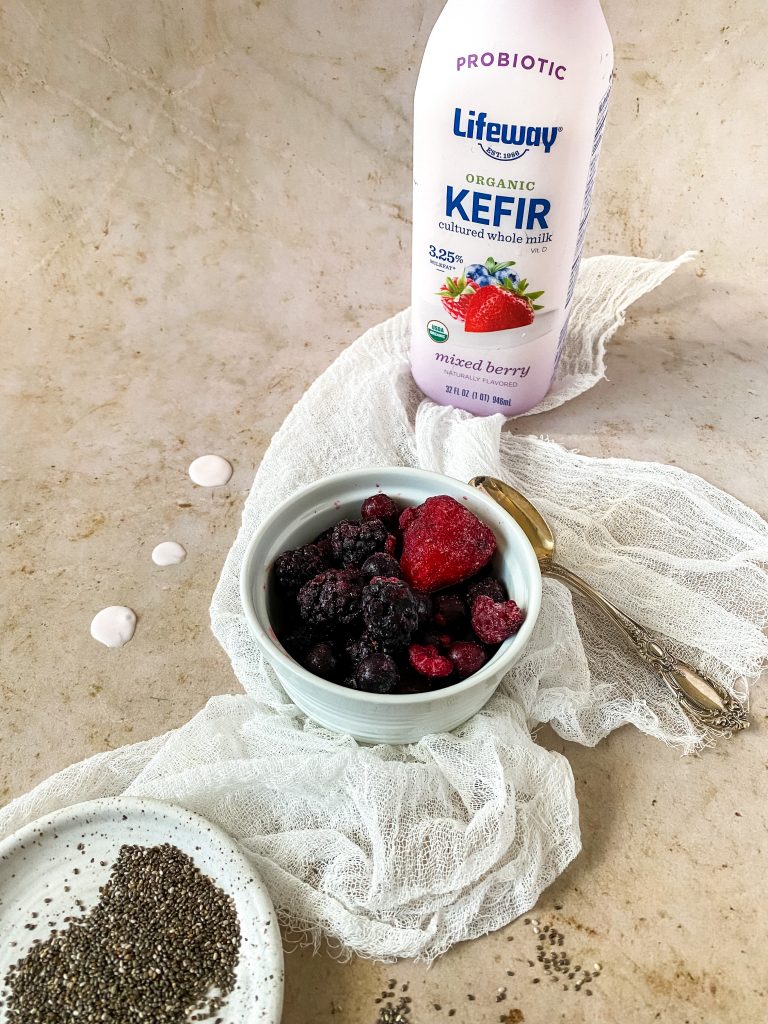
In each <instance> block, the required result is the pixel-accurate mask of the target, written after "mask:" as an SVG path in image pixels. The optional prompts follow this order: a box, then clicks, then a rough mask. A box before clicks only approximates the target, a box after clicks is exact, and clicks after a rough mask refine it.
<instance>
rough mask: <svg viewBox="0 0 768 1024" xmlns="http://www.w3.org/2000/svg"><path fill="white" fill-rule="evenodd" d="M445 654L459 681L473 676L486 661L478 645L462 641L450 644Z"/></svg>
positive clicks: (483, 652)
mask: <svg viewBox="0 0 768 1024" xmlns="http://www.w3.org/2000/svg"><path fill="white" fill-rule="evenodd" d="M447 654H448V657H449V658H450V659H451V661H452V662H453V667H454V669H455V670H456V675H457V676H458V677H459V679H466V678H467V676H471V675H473V674H474V673H475V672H477V670H478V669H479V668H482V667H483V665H484V664H485V663H486V661H487V660H488V656H487V655H486V653H485V651H484V650H483V648H482V647H481V646H480V644H474V643H471V642H470V641H464V640H459V641H457V642H456V643H455V644H451V646H450V647H449V648H448V651H447Z"/></svg>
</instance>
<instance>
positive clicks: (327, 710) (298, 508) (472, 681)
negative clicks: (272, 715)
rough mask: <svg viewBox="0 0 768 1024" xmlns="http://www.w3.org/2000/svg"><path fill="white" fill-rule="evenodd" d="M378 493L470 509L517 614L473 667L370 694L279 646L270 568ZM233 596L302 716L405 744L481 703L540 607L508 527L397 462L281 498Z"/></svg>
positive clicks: (531, 571)
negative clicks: (409, 688) (443, 679)
mask: <svg viewBox="0 0 768 1024" xmlns="http://www.w3.org/2000/svg"><path fill="white" fill-rule="evenodd" d="M377 491H383V492H384V493H385V494H389V495H390V496H391V497H392V498H394V499H395V501H397V502H398V504H401V505H403V506H406V505H419V504H421V502H423V501H424V500H425V499H426V498H429V497H431V496H432V495H435V494H449V495H451V496H452V497H453V498H456V500H457V501H460V502H462V503H464V504H465V505H466V507H467V508H469V509H471V510H472V512H474V513H475V515H476V516H477V517H478V518H479V519H481V520H482V521H483V522H484V523H486V524H487V525H488V526H490V528H491V529H492V530H493V532H494V533H495V535H496V541H497V551H496V554H495V555H494V560H493V569H494V572H495V574H496V575H497V576H499V578H500V579H502V580H503V581H504V583H505V585H506V587H507V590H508V591H509V594H510V596H511V597H512V598H514V600H515V601H516V602H517V603H518V605H519V606H520V607H521V608H522V609H524V610H525V613H526V617H525V622H524V623H523V625H522V626H521V628H520V630H519V632H518V633H517V634H516V635H515V636H513V637H510V638H509V640H507V641H505V643H503V644H502V645H501V647H500V648H499V650H498V651H497V652H496V654H495V655H494V657H493V658H491V659H490V660H489V661H488V662H487V663H486V664H485V665H483V667H482V668H481V669H480V671H479V672H476V673H475V674H474V675H472V676H470V677H469V678H467V679H464V680H462V681H461V682H459V683H455V684H454V685H452V686H446V687H445V688H444V689H441V690H434V691H430V692H427V693H409V694H377V693H364V692H362V691H360V690H353V689H350V688H348V687H346V686H340V685H339V684H337V683H331V682H328V681H327V680H325V679H321V678H320V677H319V676H315V675H312V673H311V672H308V671H307V670H306V669H305V668H302V666H301V665H300V664H299V663H298V662H296V661H294V659H293V658H292V657H291V656H290V655H289V654H288V653H287V652H286V651H285V649H284V648H283V647H282V645H281V644H280V642H279V640H278V639H277V636H276V635H275V631H274V629H273V628H272V626H271V624H270V609H271V607H272V603H273V601H274V595H273V590H272V585H271V579H270V576H271V568H272V564H273V563H274V561H275V559H276V558H277V556H278V555H280V554H281V553H282V552H283V551H287V550H289V549H291V548H296V547H299V546H300V545H302V544H307V543H308V542H309V541H311V540H313V539H314V538H315V537H317V535H318V534H320V533H322V532H323V531H324V530H326V529H328V527H329V526H332V525H333V524H334V523H337V522H338V521H339V520H340V519H356V518H359V516H360V505H361V503H362V501H363V499H365V498H367V497H368V496H369V495H371V494H375V493H376V492H377ZM240 593H241V597H242V602H243V608H244V610H245V616H246V619H247V620H248V625H249V627H250V629H251V630H252V632H253V635H254V637H255V638H256V640H257V642H258V644H259V646H260V647H261V649H262V651H263V652H264V654H265V655H266V657H267V658H268V660H269V662H270V663H271V665H272V667H273V668H274V670H275V672H276V673H277V675H278V676H279V678H280V681H281V683H282V684H283V687H284V688H285V690H286V692H287V693H288V695H289V696H290V698H291V700H293V701H294V703H295V704H297V705H298V706H299V707H300V708H301V709H302V711H304V712H305V714H307V715H308V716H309V717H310V718H313V719H314V720H315V721H316V722H319V723H320V725H324V726H326V727H328V728H330V729H334V730H336V731H338V732H343V733H349V734H350V735H351V736H354V737H355V738H356V739H358V740H361V741H363V742H365V743H413V742H416V741H417V740H419V739H421V738H422V736H427V735H429V734H430V733H439V732H449V731H450V730H452V729H456V728H457V727H458V726H460V725H462V724H463V723H464V722H466V721H467V719H468V718H470V717H471V716H472V715H473V714H475V712H476V711H479V709H480V708H481V707H483V705H484V704H485V703H486V702H487V701H488V700H489V699H490V697H491V695H492V694H493V692H494V690H495V689H496V687H497V686H498V685H499V682H500V681H501V678H502V676H504V675H505V673H506V672H508V671H509V669H510V668H511V667H512V666H513V665H514V664H515V663H516V662H517V661H518V659H519V658H520V655H521V654H522V652H523V650H524V648H525V645H526V644H527V643H528V639H529V637H530V635H531V633H532V632H533V628H534V626H535V625H536V619H537V617H538V614H539V608H540V606H541V573H540V572H539V565H538V562H537V561H536V555H535V554H534V551H533V548H532V547H531V545H530V543H529V541H528V539H527V537H526V536H525V534H524V533H523V531H522V530H521V529H520V527H519V526H518V525H517V523H516V522H515V521H514V520H513V519H512V518H511V516H509V515H508V514H507V513H506V512H504V510H503V509H501V508H500V507H499V506H498V505H497V504H496V503H495V502H494V501H492V500H491V499H490V498H489V497H488V496H487V495H485V494H483V493H482V492H481V491H478V490H476V489H475V488H474V487H471V486H470V485H469V484H465V483H462V482H461V481H459V480H454V479H452V478H451V477H447V476H441V475H439V474H438V473H428V472H425V471H424V470H420V469H406V468H403V467H399V466H389V467H381V468H366V469H361V470H357V471H355V472H351V473H339V474H337V475H336V476H330V477H326V478H325V479H323V480H320V481H318V482H317V483H315V484H312V485H311V486H309V487H306V488H303V489H302V490H299V491H297V492H296V494H294V495H293V496H292V497H291V498H289V499H288V500H287V501H285V502H283V504H282V505H280V506H279V507H278V508H276V509H275V511H274V512H273V513H272V514H271V515H270V516H269V517H268V518H267V519H265V520H264V522H263V523H262V524H261V526H260V527H259V528H258V530H257V531H256V533H255V534H254V535H253V537H252V539H251V542H250V544H249V545H248V549H247V551H246V553H245V558H244V559H243V565H242V570H241V574H240Z"/></svg>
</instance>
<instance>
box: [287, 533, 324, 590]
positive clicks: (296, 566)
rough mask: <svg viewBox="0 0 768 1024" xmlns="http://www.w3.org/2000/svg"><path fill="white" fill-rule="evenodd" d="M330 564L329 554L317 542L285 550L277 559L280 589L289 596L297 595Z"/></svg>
mask: <svg viewBox="0 0 768 1024" xmlns="http://www.w3.org/2000/svg"><path fill="white" fill-rule="evenodd" d="M329 566H330V560H329V558H328V555H327V554H326V553H325V552H323V550H322V548H320V547H318V545H317V544H305V545H304V547H301V548H296V549H295V550H293V551H284V552H283V553H282V555H278V556H277V558H276V559H275V579H276V580H277V586H278V589H279V590H280V591H281V593H283V594H285V595H286V596H287V597H295V596H296V594H298V592H299V590H300V589H301V588H302V587H303V586H304V584H305V583H306V582H307V580H311V579H312V577H313V576H317V575H318V574H319V573H321V572H323V570H325V569H327V568H328V567H329Z"/></svg>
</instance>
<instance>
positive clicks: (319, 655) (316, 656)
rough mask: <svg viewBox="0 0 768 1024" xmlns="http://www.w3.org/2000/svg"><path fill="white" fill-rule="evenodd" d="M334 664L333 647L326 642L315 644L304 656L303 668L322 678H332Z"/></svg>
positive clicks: (334, 669)
mask: <svg viewBox="0 0 768 1024" xmlns="http://www.w3.org/2000/svg"><path fill="white" fill-rule="evenodd" d="M336 664H337V662H336V656H335V654H334V653H333V647H331V645H330V644H328V643H323V644H315V646H314V647H312V648H311V649H310V650H309V651H308V652H307V654H306V655H305V656H304V668H305V669H307V671H308V672H312V673H314V675H316V676H321V677H322V678H323V679H333V676H334V673H335V671H336Z"/></svg>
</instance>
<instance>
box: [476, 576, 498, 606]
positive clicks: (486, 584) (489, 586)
mask: <svg viewBox="0 0 768 1024" xmlns="http://www.w3.org/2000/svg"><path fill="white" fill-rule="evenodd" d="M483 596H485V597H490V598H492V599H493V600H494V601H506V600H507V592H506V590H505V589H504V584H503V583H502V582H501V581H500V580H497V579H496V577H495V576H486V577H485V578H484V579H482V580H475V582H474V583H470V584H469V586H468V587H467V602H468V604H469V607H470V608H471V607H472V602H473V601H474V600H475V598H476V597H483Z"/></svg>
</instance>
